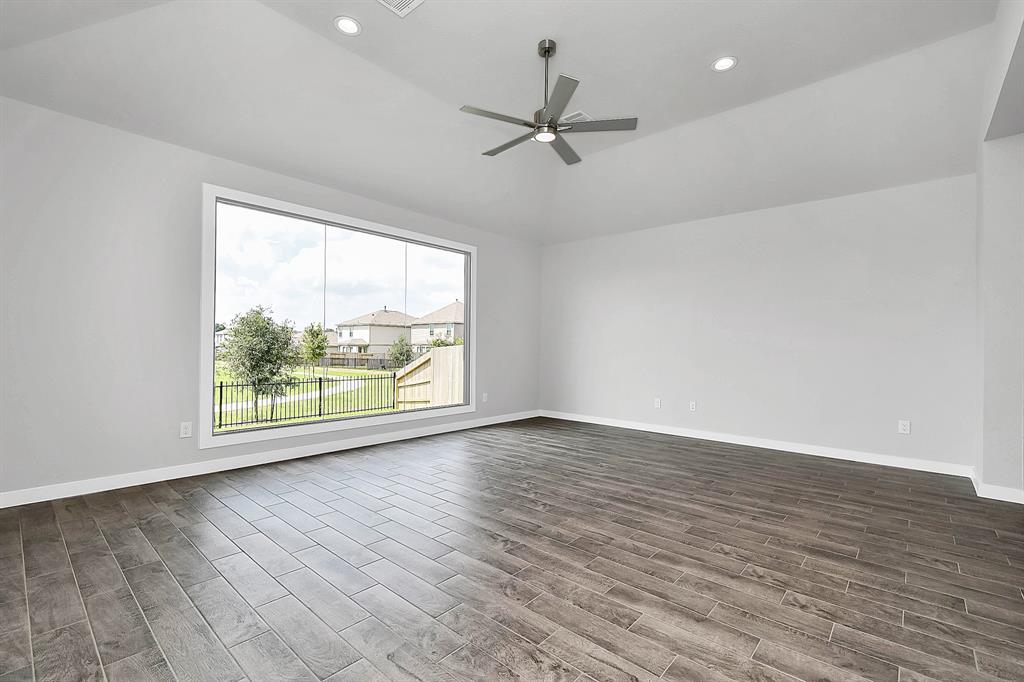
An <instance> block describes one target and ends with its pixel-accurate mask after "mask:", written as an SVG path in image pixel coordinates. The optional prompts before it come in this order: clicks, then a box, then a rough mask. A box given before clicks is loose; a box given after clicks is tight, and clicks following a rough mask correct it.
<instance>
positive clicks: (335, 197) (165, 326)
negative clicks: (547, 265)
mask: <svg viewBox="0 0 1024 682" xmlns="http://www.w3.org/2000/svg"><path fill="white" fill-rule="evenodd" d="M0 107H2V110H0V118H2V120H3V147H2V159H3V169H2V170H3V182H2V183H0V211H2V216H3V244H2V249H0V254H2V255H0V258H2V263H0V265H2V271H3V293H2V295H3V299H2V308H3V337H2V350H0V355H2V359H3V368H4V373H3V376H2V378H0V385H2V388H0V391H2V394H0V416H2V419H3V422H2V439H0V490H7V491H10V490H19V489H23V488H29V487H34V486H40V485H46V484H51V483H58V482H67V481H76V480H81V479H87V478H92V477H98V476H105V475H112V474H122V473H128V472H133V471H141V470H146V469H152V468H158V467H166V466H172V465H177V464H187V463H193V462H197V461H200V460H203V459H214V458H222V457H230V456H236V455H242V454H248V453H253V452H260V451H266V450H269V449H273V448H280V447H297V446H302V445H306V444H311V443H317V442H323V441H327V440H332V439H345V438H349V437H358V436H365V435H369V434H371V433H381V432H387V431H389V430H393V427H377V428H375V429H355V430H352V431H347V432H343V433H342V435H340V436H339V435H337V434H334V435H321V436H309V437H304V438H296V439H290V440H289V441H288V442H287V443H286V444H284V445H282V444H281V443H280V442H276V443H275V442H274V441H269V442H263V443H253V444H248V445H242V446H233V447H221V448H215V449H210V450H203V451H200V450H198V449H197V447H196V440H195V439H194V438H193V439H189V440H181V439H179V438H178V422H180V421H186V420H188V421H193V422H196V421H197V416H198V413H197V406H196V400H197V395H198V384H197V382H198V362H199V348H198V341H197V339H198V334H199V332H198V325H199V297H200V293H199V289H200V264H199V259H200V233H201V214H200V197H201V183H203V182H210V183H214V184H218V185H224V186H227V187H233V188H236V189H241V190H245V191H249V192H255V193H257V194H264V195H266V196H271V197H275V198H278V199H282V200H285V201H291V202H295V203H299V204H303V205H308V206H313V207H316V208H321V209H325V210H331V211H336V212H339V213H344V214H348V215H353V216H358V217H361V218H366V219H369V220H375V221H379V222H383V223H388V224H392V225H396V226H400V227H404V228H408V229H411V230H416V231H419V232H424V233H427V234H432V235H436V236H440V237H444V238H449V239H454V240H458V241H462V242H467V243H471V244H475V245H476V246H477V247H478V249H479V251H478V263H479V273H478V277H479V282H478V315H479V321H478V323H479V327H478V332H477V333H478V346H479V348H478V351H479V357H478V363H477V374H478V376H477V390H478V391H479V392H484V391H487V392H488V393H489V401H488V402H487V403H479V404H478V410H477V413H476V414H472V415H462V418H479V417H488V416H495V415H501V414H506V413H514V412H518V411H522V410H531V409H534V408H535V407H536V404H537V372H536V365H535V355H536V351H537V346H536V344H537V338H536V337H535V336H534V337H529V336H527V337H525V338H524V337H523V336H521V335H520V334H519V330H521V329H536V325H535V324H534V323H533V320H534V319H535V316H536V309H537V305H538V300H539V290H538V286H539V284H538V282H539V254H538V250H537V247H534V246H529V245H525V244H522V243H518V242H515V241H511V240H508V239H504V238H500V237H497V236H495V235H493V234H490V233H487V232H483V231H481V230H478V229H473V228H470V227H465V226H460V225H455V224H452V223H449V222H445V221H443V220H438V219H435V218H431V217H429V216H425V215H422V214H416V213H411V212H408V211H404V210H400V209H397V208H393V207H390V206H387V205H384V204H381V203H378V202H374V201H370V200H368V199H364V198H361V197H358V196H354V195H351V194H346V193H345V192H341V191H337V190H334V189H330V188H327V187H323V186H319V185H314V184H310V183H306V182H301V181H298V180H294V179H291V178H288V177H285V176H282V175H277V174H274V173H270V172H266V171H262V170H259V169H256V168H252V167H249V166H244V165H240V164H237V163H233V162H229V161H225V160H223V159H219V158H215V157H211V156H208V155H205V154H201V153H198V152H195V151H192V150H188V149H184V148H181V147H176V146H172V145H169V144H165V143H162V142H156V141H153V140H151V139H148V138H144V137H140V136H137V135H132V134H129V133H125V132H121V131H118V130H115V129H113V128H108V127H105V126H101V125H97V124H93V123H89V122H86V121H83V120H81V119H76V118H72V117H68V116H65V115H62V114H57V113H54V112H52V111H48V110H45V109H40V108H36V107H33V106H30V105H27V104H24V103H21V102H17V101H14V100H10V99H2V98H0ZM130 311H137V313H135V314H132V313H131V312H130ZM457 419H458V418H449V419H447V421H454V420H457ZM432 421H434V420H432ZM423 425H425V422H423V421H421V422H416V423H415V424H414V426H423Z"/></svg>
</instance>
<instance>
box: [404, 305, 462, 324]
mask: <svg viewBox="0 0 1024 682" xmlns="http://www.w3.org/2000/svg"><path fill="white" fill-rule="evenodd" d="M465 321H466V306H465V304H463V302H462V301H455V303H449V304H448V305H446V306H445V307H443V308H438V309H437V310H435V311H434V312H432V313H427V314H426V315H424V316H423V317H421V318H419V319H418V320H414V321H413V324H414V325H415V324H444V323H446V322H454V323H456V324H463V323H464V322H465Z"/></svg>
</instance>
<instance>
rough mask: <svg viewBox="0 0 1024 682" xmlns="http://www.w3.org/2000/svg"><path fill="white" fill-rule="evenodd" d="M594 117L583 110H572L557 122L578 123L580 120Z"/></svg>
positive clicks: (588, 119)
mask: <svg viewBox="0 0 1024 682" xmlns="http://www.w3.org/2000/svg"><path fill="white" fill-rule="evenodd" d="M593 120H594V117H593V116H591V115H590V114H588V113H587V112H585V111H574V112H572V113H571V114H566V115H565V116H563V117H562V120H560V121H559V123H579V122H580V121H593Z"/></svg>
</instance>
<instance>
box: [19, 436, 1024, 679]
mask: <svg viewBox="0 0 1024 682" xmlns="http://www.w3.org/2000/svg"><path fill="white" fill-rule="evenodd" d="M1022 585H1024V508H1022V507H1020V506H1015V505H1011V504H1004V503H998V502H992V501H987V500H980V499H978V498H976V497H975V495H974V493H973V491H972V489H971V485H970V483H969V482H968V481H966V480H965V479H959V478H954V477H949V476H940V475H934V474H924V473H917V472H911V471H905V470H900V469H888V468H884V467H878V466H871V465H862V464H853V463H849V462H842V461H836V460H828V459H819V458H813V457H805V456H800V455H793V454H787V453H780V452H772V451H767V450H759V449H754V448H744V447H739V446H730V445H723V444H717V443H710V442H703V441H696V440H690V439H684V438H675V437H670V436H662V435H656V434H650V433H641V432H636V431H626V430H621V429H612V428H606V427H598V426H589V425H580V424H572V423H568V422H559V421H554V420H545V419H538V420H531V421H526V422H519V423H515V424H507V425H499V426H493V427H488V428H483V429H477V430H473V431H463V432H460V433H454V434H447V435H443V436H435V437H430V438H424V439H419V440H410V441H404V442H400V443H393V444H389V445H382V446H377V447H371V448H363V449H361V450H354V451H349V452H344V453H339V454H332V455H325V456H319V457H311V458H307V459H301V460H295V461H291V462H287V463H282V464H274V465H266V466H260V467H254V468H250V469H241V470H236V471H231V472H226V473H221V474H215V475H209V476H202V477H197V478H191V479H180V480H174V481H167V482H164V483H157V484H153V485H146V486H140V487H135V488H126V489H123V490H117V491H112V492H106V493H99V494H95V495H88V496H85V497H76V498H70V499H65V500H60V501H58V502H53V503H43V504H34V505H28V506H25V507H20V508H14V509H6V510H0V680H4V681H7V680H21V679H25V680H31V679H36V680H79V679H103V678H106V679H108V680H131V681H132V682H139V681H143V680H150V679H154V680H174V679H178V680H240V679H245V678H248V679H252V680H271V679H289V680H302V679H307V680H314V679H330V680H335V681H340V680H345V681H348V682H374V681H377V680H488V681H490V680H548V681H565V682H568V681H571V680H613V681H616V682H619V681H625V680H654V679H658V678H661V679H665V680H792V679H794V678H795V679H799V680H806V681H808V682H809V681H812V680H865V679H866V680H875V681H877V682H890V681H897V680H902V681H904V682H909V681H918V680H929V679H936V680H975V679H977V680H982V679H985V680H991V679H1004V680H1024V595H1022V592H1021V587H1022Z"/></svg>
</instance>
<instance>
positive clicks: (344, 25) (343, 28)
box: [334, 17, 363, 36]
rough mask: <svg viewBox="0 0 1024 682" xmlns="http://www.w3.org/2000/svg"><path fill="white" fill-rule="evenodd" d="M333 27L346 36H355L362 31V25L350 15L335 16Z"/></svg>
mask: <svg viewBox="0 0 1024 682" xmlns="http://www.w3.org/2000/svg"><path fill="white" fill-rule="evenodd" d="M334 28H336V29H338V32H339V33H341V34H343V35H347V36H357V35H359V34H360V33H362V32H363V28H362V26H360V25H359V22H358V21H356V20H355V19H353V18H352V17H335V18H334Z"/></svg>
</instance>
